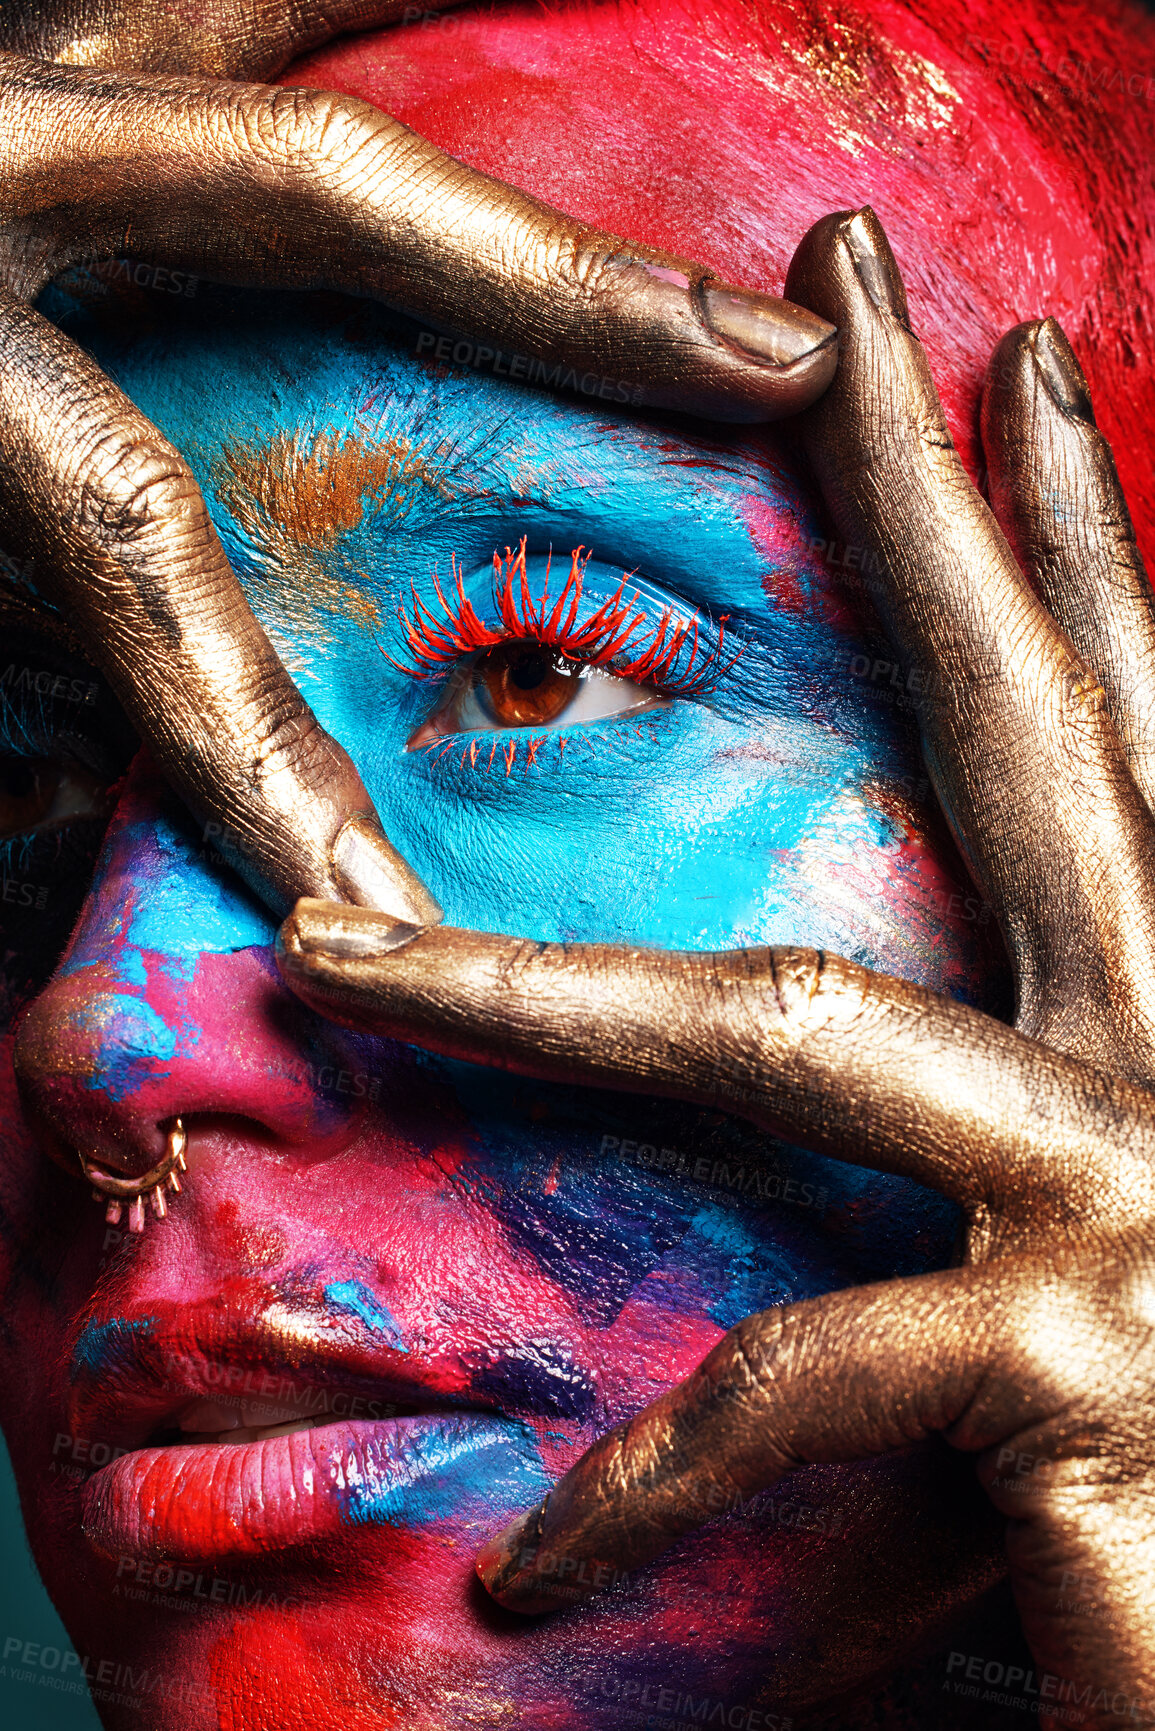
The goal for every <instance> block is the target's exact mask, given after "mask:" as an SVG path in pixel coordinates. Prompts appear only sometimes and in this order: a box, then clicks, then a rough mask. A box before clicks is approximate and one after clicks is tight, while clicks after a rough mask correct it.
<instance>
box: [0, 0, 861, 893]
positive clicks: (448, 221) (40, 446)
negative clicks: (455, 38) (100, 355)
mask: <svg viewBox="0 0 1155 1731" xmlns="http://www.w3.org/2000/svg"><path fill="white" fill-rule="evenodd" d="M402 10H403V9H402V8H401V7H400V6H399V5H397V4H396V0H382V3H378V4H375V3H372V0H345V3H344V4H338V5H336V6H333V5H330V4H328V3H322V0H306V3H305V4H293V5H292V6H289V5H287V4H285V5H278V4H276V3H274V0H269V3H255V4H253V5H251V6H245V5H241V4H239V3H233V0H207V3H206V4H205V5H204V6H203V8H202V9H201V11H200V13H199V14H198V16H199V18H200V20H201V25H202V28H199V29H196V30H192V31H188V30H187V29H185V28H184V27H183V26H184V24H185V23H186V22H187V20H186V19H185V16H184V15H185V13H186V12H187V8H182V28H181V29H179V30H178V29H176V28H174V25H173V21H172V20H171V19H170V17H169V16H168V14H167V12H166V11H165V10H164V9H163V8H162V7H160V6H159V5H156V4H143V3H141V0H67V3H56V4H53V3H52V0H49V3H48V4H40V5H33V4H31V3H29V4H27V5H25V6H23V7H17V8H5V15H4V18H3V20H0V378H2V379H3V390H2V391H0V546H3V548H4V549H5V551H6V552H7V553H9V554H10V555H14V556H15V557H16V558H17V559H18V560H20V561H22V562H25V564H26V566H27V562H29V561H31V565H30V566H27V568H28V569H30V571H31V578H30V581H29V583H28V584H26V585H25V586H24V588H23V590H22V591H21V592H20V593H12V592H5V591H2V590H0V619H3V618H4V617H27V616H28V614H29V611H30V610H31V611H32V612H33V613H35V614H36V615H37V616H38V617H39V619H40V620H41V621H43V622H44V623H45V624H46V628H48V629H50V630H52V629H54V630H55V631H56V633H57V634H58V635H60V636H63V637H64V638H66V639H67V640H68V641H70V642H72V643H73V644H74V645H77V646H79V647H80V648H81V649H82V650H83V652H84V653H85V654H87V655H88V656H89V658H91V659H93V660H94V661H95V662H96V663H97V664H98V665H99V666H100V667H101V668H102V670H103V671H104V673H105V674H106V676H107V677H108V679H109V682H110V684H111V685H112V687H113V689H114V690H115V691H116V693H117V695H118V697H119V699H120V701H121V703H122V704H123V706H124V708H125V710H126V712H127V714H128V715H129V717H130V719H131V720H132V722H133V724H134V726H135V727H136V729H137V731H138V732H139V733H140V735H141V737H142V738H143V739H144V740H145V741H146V742H147V744H148V745H149V746H150V747H151V749H152V752H153V755H154V756H155V758H156V759H157V761H158V762H159V764H160V766H161V768H162V770H163V771H164V773H165V774H166V776H167V777H168V779H169V781H170V782H171V783H172V785H173V786H174V787H175V788H176V789H177V791H178V792H179V793H180V794H181V795H182V796H183V798H184V799H185V801H186V802H187V804H188V805H189V806H190V807H191V809H192V810H193V811H194V812H195V813H196V814H197V815H198V816H199V817H201V818H202V819H205V820H210V821H212V822H213V823H214V824H215V826H216V829H215V833H216V834H217V835H219V836H221V837H223V838H225V839H224V841H223V842H222V844H221V845H222V846H224V847H225V850H226V851H228V852H229V853H230V854H231V857H232V859H233V862H234V864H235V865H236V866H237V869H238V870H239V871H240V872H241V873H242V874H243V875H244V876H245V877H246V878H247V879H248V880H249V882H250V883H252V884H253V886H254V887H255V888H256V889H257V890H258V891H259V892H260V893H262V894H263V895H264V896H265V897H266V899H267V900H268V901H269V902H270V904H271V905H272V906H273V907H274V908H275V909H276V910H277V911H278V912H280V913H284V912H285V911H286V910H287V909H288V908H289V907H290V906H291V905H292V904H293V902H294V901H295V900H296V899H297V897H298V896H300V895H313V896H321V897H328V898H333V899H337V900H348V901H351V902H354V903H359V904H362V905H367V906H371V907H376V908H378V909H380V910H383V911H385V912H387V913H389V914H390V915H391V916H392V917H393V918H394V919H396V920H400V921H406V922H410V923H412V924H417V925H427V924H431V923H434V922H435V921H437V920H438V919H440V917H441V910H440V908H439V907H438V905H437V903H436V901H435V900H434V898H433V896H432V895H431V894H430V892H429V891H428V890H427V889H426V888H425V886H424V885H423V884H422V883H421V882H420V880H419V879H418V878H417V877H416V875H415V874H414V873H413V872H412V870H411V869H410V868H409V866H408V865H407V864H406V863H405V862H404V861H403V860H402V859H401V858H400V856H399V855H398V854H397V853H396V852H395V850H394V849H393V848H392V847H391V846H390V844H389V843H388V841H387V840H386V839H385V837H384V835H383V834H382V832H381V829H380V825H379V823H378V820H377V817H376V814H375V813H374V810H373V805H372V802H371V800H370V798H369V795H368V793H367V792H366V790H365V788H364V786H363V784H362V782H361V779H360V777H359V775H358V774H357V771H356V769H355V768H354V766H353V764H352V763H351V762H350V760H349V758H348V757H347V756H346V754H345V752H344V751H343V750H342V748H341V747H340V746H339V745H338V744H337V743H336V741H335V740H333V739H332V738H330V736H329V735H328V734H327V733H325V732H324V731H323V729H322V728H321V727H320V726H319V724H318V723H317V720H316V718H315V717H314V716H313V714H312V713H311V711H310V710H309V708H308V706H307V704H306V703H305V702H304V700H303V698H302V697H301V695H300V693H299V692H298V691H297V689H296V687H295V686H294V685H293V683H292V681H291V680H290V678H289V676H288V674H287V673H286V671H285V669H284V667H283V666H282V664H281V662H280V660H279V659H278V657H277V655H276V653H275V652H274V650H273V648H272V647H271V645H270V643H269V641H268V639H267V638H266V636H265V634H264V633H263V631H262V630H261V629H260V627H259V625H258V624H257V621H256V620H255V618H254V617H253V614H252V612H251V611H250V609H249V607H248V604H247V602H246V601H245V598H244V595H243V593H242V591H241V588H240V585H239V584H238V582H237V580H236V578H235V576H234V574H233V572H232V571H231V569H230V567H229V565H228V562H227V560H226V558H225V554H224V551H223V549H222V547H221V544H220V541H219V540H218V538H217V535H216V533H215V531H214V529H213V526H212V523H211V521H210V519H209V515H208V512H207V510H206V508H205V504H204V501H203V499H202V497H201V494H200V491H199V489H198V487H197V485H196V482H195V480H194V478H193V475H192V473H191V471H190V469H189V467H188V465H187V464H186V463H185V462H184V460H183V458H182V457H181V455H180V453H179V452H178V451H176V450H175V449H174V448H173V447H172V445H171V444H170V443H169V442H168V441H167V440H166V439H164V438H163V437H162V436H161V434H160V433H159V432H158V431H157V429H156V428H155V427H154V426H152V425H151V424H150V423H149V422H148V421H147V420H146V419H145V417H144V416H143V415H142V414H140V413H139V412H138V411H137V410H136V409H135V408H134V407H133V405H132V404H131V403H130V402H129V401H128V399H127V398H126V397H125V396H124V395H123V393H122V392H120V391H119V390H118V389H117V388H116V387H115V386H114V385H113V384H112V382H111V381H110V380H109V379H108V378H107V377H105V375H104V374H103V373H102V372H101V371H100V369H99V368H98V367H97V366H96V365H95V364H94V363H93V362H92V361H91V360H90V359H89V358H88V357H87V356H86V355H84V354H82V353H81V351H80V350H79V349H78V348H76V347H75V345H74V344H72V343H71V342H70V341H68V340H67V339H66V338H65V337H64V336H63V335H62V334H61V332H60V331H59V330H57V329H56V328H55V327H54V326H53V325H51V324H50V323H48V322H47V320H45V319H44V318H42V317H41V316H40V315H39V314H38V313H37V312H35V311H34V310H33V308H32V304H31V303H32V302H33V300H34V299H35V297H36V295H37V294H38V293H39V291H40V290H41V288H43V286H44V285H45V284H46V283H47V282H48V281H50V280H51V279H52V278H53V277H54V276H55V275H56V274H57V273H59V272H60V271H61V270H63V269H65V268H66V267H68V266H69V265H72V264H75V263H76V262H78V261H85V262H91V261H95V260H98V259H102V258H110V257H113V256H115V255H117V254H121V253H124V252H130V253H131V254H132V255H133V256H134V257H136V258H143V259H146V260H149V261H155V262H159V263H162V264H164V265H166V266H171V267H175V268H179V269H184V270H190V271H193V272H195V273H196V274H197V275H199V276H202V277H207V278H212V279H214V280H217V281H220V282H226V283H234V284H241V285H244V284H263V285H266V286H272V287H293V288H310V287H315V288H328V289H336V290H341V291H344V292H347V293H350V294H355V295H365V296H370V297H373V298H375V299H377V300H380V301H384V302H387V303H388V304H390V305H392V306H396V307H399V308H403V309H404V310H405V311H407V312H409V313H413V314H416V315H418V316H420V317H422V318H424V319H426V320H428V321H429V322H430V323H431V324H433V325H435V326H437V327H438V328H441V329H457V330H465V331H467V332H468V333H469V334H470V335H471V336H473V337H476V338H478V339H480V340H481V341H482V342H486V343H492V344H494V345H495V346H500V347H501V348H503V349H505V350H507V351H509V352H511V353H512V354H515V355H523V356H526V357H530V358H534V359H541V360H545V361H550V362H560V363H562V364H563V366H564V367H565V368H566V369H569V368H571V367H572V368H573V369H574V370H575V371H576V372H578V373H586V372H587V371H588V370H589V369H590V368H593V369H594V371H595V372H596V373H597V375H598V376H599V377H607V376H608V377H611V378H612V379H614V380H616V381H618V382H619V383H620V384H622V385H624V386H625V387H627V389H628V395H629V399H630V400H631V401H634V402H639V403H640V402H649V403H654V404H662V405H666V406H671V407H675V408H680V409H687V410H695V411H698V412H700V413H707V414H710V415H713V416H718V417H721V418H730V419H737V420H761V419H770V418H773V417H775V416H777V415H782V414H787V413H791V412H793V411H794V410H795V409H797V408H799V407H801V406H802V405H803V404H805V403H808V402H810V401H812V400H813V398H814V397H815V396H816V395H817V394H818V393H819V392H820V391H821V390H822V389H824V388H825V386H826V385H827V384H828V383H829V380H830V378H831V376H832V374H833V370H834V365H835V358H836V337H835V332H834V331H833V329H832V328H831V327H830V326H829V325H828V324H826V323H825V322H824V321H822V320H821V319H819V318H816V317H815V315H814V314H813V313H810V312H806V311H804V310H803V309H801V308H799V307H793V306H791V305H789V304H788V303H786V302H784V301H782V300H779V299H776V298H774V297H772V296H767V295H761V294H756V293H752V292H747V291H745V290H738V289H734V288H731V287H729V286H727V285H724V284H721V283H718V282H717V281H716V280H715V279H714V278H713V277H712V276H711V275H710V273H709V271H707V270H706V269H705V268H704V267H702V266H699V265H696V264H694V263H693V262H691V261H688V260H686V259H682V258H676V257H674V256H672V255H669V254H665V253H660V252H656V251H654V250H653V249H652V248H648V247H642V246H635V245H634V244H633V243H631V242H628V241H623V240H621V239H619V238H618V237H616V236H613V235H610V234H605V233H601V232H599V231H595V230H592V229H590V228H589V227H587V226H585V225H583V224H581V223H579V222H576V221H575V220H574V219H572V218H570V217H567V216H565V215H563V214H562V213H560V212H558V211H555V210H551V209H549V208H548V207H547V206H545V205H542V204H539V203H538V202H537V201H536V200H534V199H532V198H529V197H527V196H526V195H525V194H524V193H520V192H518V191H516V190H515V189H513V188H511V187H508V186H505V185H504V184H502V183H501V182H499V181H495V180H493V179H491V178H490V177H488V176H486V175H483V174H480V173H477V172H476V171H474V170H472V169H469V168H467V167H465V166H463V165H462V164H461V163H459V162H456V161H454V160H453V159H452V158H451V157H448V156H446V155H445V154H444V153H443V152H442V151H439V150H437V149H435V148H434V146H433V145H431V144H429V143H427V142H426V140H424V139H423V138H421V137H419V136H418V135H417V134H416V133H414V132H411V131H410V130H409V128H408V127H406V126H403V125H402V124H401V123H400V122H398V121H396V120H391V119H390V118H389V117H388V116H387V115H385V114H382V113H380V112H379V111H378V110H377V109H374V108H372V107H370V106H369V105H368V104H367V103H364V102H360V101H356V100H354V99H352V98H350V97H345V96H339V95H334V94H331V93H329V94H326V93H324V92H319V91H312V90H299V89H279V88H272V87H269V86H265V85H260V84H252V83H248V84H241V83H224V82H219V81H218V80H217V79H216V77H215V76H210V75H215V74H219V73H225V74H227V75H228V76H229V77H238V78H239V77H252V76H258V77H269V76H271V75H272V74H273V73H274V72H275V71H276V70H278V69H279V68H280V67H281V66H283V65H284V64H285V62H286V61H287V60H288V59H289V58H290V57H291V55H292V54H293V53H294V52H295V51H298V50H300V49H302V48H305V47H311V46H315V45H316V44H317V43H318V42H320V41H322V40H324V39H325V38H327V37H328V36H330V35H332V34H333V33H334V32H335V31H337V30H339V29H344V28H351V27H359V26H365V25H368V24H370V23H373V22H380V21H388V20H390V19H393V18H396V17H397V16H398V15H399V14H400V13H401V12H402ZM141 68H143V69H144V70H141ZM228 838H232V839H231V841H229V839H228Z"/></svg>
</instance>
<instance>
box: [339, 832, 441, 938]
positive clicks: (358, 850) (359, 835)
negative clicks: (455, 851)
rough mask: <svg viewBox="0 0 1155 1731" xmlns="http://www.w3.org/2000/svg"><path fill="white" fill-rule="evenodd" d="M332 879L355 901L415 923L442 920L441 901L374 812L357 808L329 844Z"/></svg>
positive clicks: (403, 921)
mask: <svg viewBox="0 0 1155 1731" xmlns="http://www.w3.org/2000/svg"><path fill="white" fill-rule="evenodd" d="M329 860H330V864H331V867H332V872H333V879H334V882H335V883H336V885H337V887H338V889H339V890H340V891H341V894H342V895H343V896H344V897H345V899H346V900H347V901H349V902H351V903H353V905H354V906H356V907H360V908H366V909H372V910H375V911H377V912H379V913H383V914H387V915H389V916H390V917H391V918H392V919H394V920H395V921H398V922H400V923H404V924H408V925H413V926H435V925H438V924H439V923H440V922H441V920H443V919H444V917H445V915H444V911H443V910H442V908H441V905H440V903H439V902H438V901H437V900H436V898H435V897H434V896H433V895H432V894H431V893H430V891H429V890H428V889H427V888H426V886H425V884H423V883H422V881H421V879H420V878H419V877H418V875H417V873H416V872H415V871H414V870H413V867H412V866H411V865H410V864H409V862H408V860H406V859H403V858H402V856H401V855H400V854H399V853H398V852H397V849H396V848H395V847H394V846H393V844H392V842H391V841H390V840H389V839H388V837H387V836H386V835H385V832H384V831H383V830H382V828H381V825H380V824H379V823H378V821H377V819H376V817H375V816H372V815H369V814H366V813H362V812H359V813H356V814H354V816H352V817H350V818H347V819H346V821H345V822H344V823H343V824H342V825H341V828H340V829H339V830H338V832H337V835H336V837H335V838H334V841H333V845H332V848H331V849H330V854H329Z"/></svg>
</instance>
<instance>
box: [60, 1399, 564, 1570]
mask: <svg viewBox="0 0 1155 1731" xmlns="http://www.w3.org/2000/svg"><path fill="white" fill-rule="evenodd" d="M546 1489H548V1481H547V1480H546V1478H545V1475H544V1473H543V1471H542V1468H541V1462H540V1456H539V1455H538V1452H537V1449H536V1447H535V1446H534V1443H533V1439H532V1436H531V1434H530V1433H529V1432H528V1431H527V1430H526V1428H525V1427H524V1426H522V1425H519V1424H516V1423H513V1422H511V1421H508V1420H502V1419H500V1418H495V1417H493V1416H492V1415H491V1414H488V1413H466V1412H463V1413H444V1412H443V1413H436V1414H433V1413H419V1414H415V1415H413V1416H411V1417H404V1418H392V1419H379V1420H371V1421H370V1420H362V1421H356V1422H345V1423H340V1424H329V1425H321V1426H317V1427H315V1428H313V1429H311V1430H300V1431H294V1432H292V1433H291V1434H290V1435H289V1436H279V1437H269V1438H267V1439H266V1440H264V1441H262V1442H250V1443H232V1444H230V1443H192V1444H176V1445H174V1446H173V1447H171V1448H150V1449H138V1450H136V1451H134V1452H133V1453H132V1454H127V1455H122V1456H121V1458H120V1459H119V1460H117V1461H113V1462H112V1463H111V1464H110V1465H109V1466H106V1467H102V1468H101V1470H100V1471H99V1472H98V1473H95V1474H94V1475H93V1477H92V1478H91V1479H90V1480H89V1481H88V1483H87V1485H86V1486H85V1489H84V1503H83V1525H84V1532H85V1536H86V1538H87V1539H88V1542H89V1544H90V1545H91V1546H92V1547H93V1549H94V1550H97V1551H99V1552H101V1553H103V1555H105V1556H107V1557H113V1558H119V1557H124V1556H131V1557H136V1558H141V1559H144V1558H161V1557H163V1558H165V1559H167V1560H170V1561H173V1562H181V1563H212V1562H219V1561H221V1560H223V1559H224V1558H232V1559H234V1560H243V1559H245V1558H255V1557H261V1556H267V1555H268V1554H269V1553H270V1552H276V1551H286V1550H290V1549H292V1548H293V1547H295V1546H299V1545H313V1544H316V1543H317V1541H318V1540H325V1539H328V1538H333V1537H336V1536H337V1535H339V1534H341V1533H342V1532H343V1533H346V1534H347V1533H348V1532H349V1531H350V1529H351V1528H354V1527H364V1526H365V1525H367V1524H373V1523H376V1524H380V1525H388V1526H393V1527H401V1528H410V1529H411V1528H414V1527H419V1526H422V1525H425V1524H427V1523H429V1522H431V1521H437V1520H441V1519H450V1518H455V1519H461V1518H469V1517H471V1516H473V1517H475V1518H477V1519H479V1520H482V1521H487V1520H490V1519H492V1520H493V1521H501V1520H502V1519H503V1518H507V1516H508V1514H509V1513H510V1512H512V1510H513V1509H515V1508H518V1507H524V1506H525V1505H526V1504H527V1503H532V1502H534V1501H536V1500H537V1498H539V1497H540V1496H542V1495H543V1494H544V1492H545V1490H546Z"/></svg>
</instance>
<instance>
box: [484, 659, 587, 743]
mask: <svg viewBox="0 0 1155 1731" xmlns="http://www.w3.org/2000/svg"><path fill="white" fill-rule="evenodd" d="M582 672H583V668H582V666H581V665H580V664H579V663H578V662H576V661H567V660H566V658H565V656H564V655H558V654H557V652H556V651H555V650H553V649H547V648H546V647H545V645H544V644H542V643H499V644H497V645H496V646H495V647H494V648H493V649H489V650H487V651H486V653H485V654H484V655H483V656H482V657H481V659H480V660H479V661H477V662H475V663H474V668H473V678H474V685H475V689H477V690H478V694H479V696H481V698H482V700H483V701H484V703H485V704H486V706H487V707H488V709H489V710H490V711H491V713H492V715H493V719H494V721H496V722H497V723H498V724H499V725H500V726H502V727H542V726H545V725H546V724H547V723H548V722H551V721H556V720H557V718H558V716H559V715H560V714H561V713H562V711H563V710H564V709H566V708H567V707H568V705H569V704H571V703H572V702H573V700H574V698H575V697H576V696H577V692H578V685H579V683H580V681H581V676H582Z"/></svg>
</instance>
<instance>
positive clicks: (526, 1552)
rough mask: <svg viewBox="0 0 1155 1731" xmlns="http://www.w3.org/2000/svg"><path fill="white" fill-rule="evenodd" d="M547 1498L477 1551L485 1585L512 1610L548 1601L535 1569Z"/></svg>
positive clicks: (493, 1596) (480, 1575)
mask: <svg viewBox="0 0 1155 1731" xmlns="http://www.w3.org/2000/svg"><path fill="white" fill-rule="evenodd" d="M548 1502H549V1498H548V1497H545V1498H543V1500H542V1501H541V1502H540V1503H538V1504H537V1505H536V1507H534V1508H532V1509H528V1510H527V1511H526V1513H525V1514H523V1515H518V1517H517V1519H516V1520H513V1521H511V1522H510V1523H509V1525H508V1526H507V1527H505V1528H504V1529H503V1530H502V1531H501V1532H500V1533H498V1534H497V1535H496V1537H495V1538H492V1539H490V1540H488V1542H487V1543H486V1544H484V1545H482V1547H481V1549H480V1551H478V1553H477V1559H476V1561H475V1563H474V1568H475V1569H476V1570H477V1575H478V1579H479V1580H480V1581H481V1584H482V1586H483V1587H484V1588H485V1590H486V1592H487V1593H488V1594H489V1596H490V1597H491V1598H493V1599H496V1600H497V1602H498V1603H499V1604H503V1605H507V1606H508V1607H509V1608H510V1609H511V1610H521V1609H522V1608H523V1607H526V1608H529V1607H534V1606H539V1605H544V1604H545V1603H546V1602H548V1595H547V1596H546V1599H543V1598H542V1595H541V1581H540V1579H539V1578H538V1576H537V1573H536V1570H535V1569H534V1563H535V1562H536V1560H537V1553H538V1549H539V1547H540V1545H541V1531H542V1525H543V1523H544V1521H545V1511H546V1506H547V1504H548ZM519 1588H520V1591H519V1590H518V1589H519ZM527 1589H528V1593H527Z"/></svg>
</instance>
